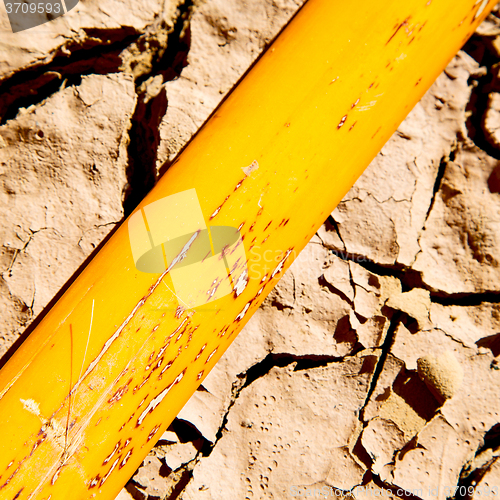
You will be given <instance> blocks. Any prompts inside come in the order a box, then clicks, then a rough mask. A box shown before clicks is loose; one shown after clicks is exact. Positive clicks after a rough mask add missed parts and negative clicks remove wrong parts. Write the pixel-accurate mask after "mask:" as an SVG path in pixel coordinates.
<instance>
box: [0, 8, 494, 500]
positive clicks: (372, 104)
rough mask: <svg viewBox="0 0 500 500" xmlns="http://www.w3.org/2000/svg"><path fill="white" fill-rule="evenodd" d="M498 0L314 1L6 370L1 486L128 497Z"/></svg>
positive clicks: (44, 495)
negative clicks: (159, 447)
mask: <svg viewBox="0 0 500 500" xmlns="http://www.w3.org/2000/svg"><path fill="white" fill-rule="evenodd" d="M494 3H496V0H491V1H489V2H488V0H479V1H476V0H462V1H460V2H456V1H455V0H407V1H406V2H401V1H398V0H387V1H385V2H372V1H370V0H359V1H357V2H344V1H339V0H335V1H333V0H309V1H308V2H307V3H306V5H305V6H304V7H303V8H302V9H301V11H300V12H299V14H298V15H297V16H296V17H295V18H294V19H293V21H292V22H291V23H290V25H289V26H288V27H287V28H286V29H285V30H284V31H283V33H282V34H281V35H280V36H279V37H278V38H277V40H276V41H275V42H274V43H273V44H272V46H271V47H270V49H269V50H268V51H267V52H266V54H265V55H264V56H263V57H262V58H261V59H260V60H259V62H258V63H257V64H256V65H255V66H254V67H253V68H252V70H251V71H250V72H249V73H248V74H247V76H246V77H245V78H244V79H243V80H242V81H241V83H240V84H239V85H238V87H237V88H236V89H235V90H234V91H233V93H232V94H231V95H230V96H229V97H228V98H227V99H226V100H225V102H224V103H223V104H222V106H221V107H220V108H219V109H218V110H217V112H216V113H215V114H214V115H213V116H212V117H211V119H210V120H209V121H208V122H207V124H206V125H205V126H204V127H203V128H202V130H201V131H200V132H199V133H198V134H197V136H196V137H195V139H194V140H193V141H192V142H191V143H190V144H189V146H188V147H187V148H186V149H185V150H184V152H183V153H182V154H181V155H180V156H179V158H178V159H177V161H176V162H175V164H174V165H173V166H172V167H171V168H170V169H169V170H168V172H167V173H166V174H165V175H164V176H163V178H162V179H161V180H160V181H159V183H158V185H157V186H156V187H155V188H154V189H153V191H152V192H151V193H150V194H149V195H148V196H147V197H146V198H145V199H144V201H143V202H142V203H141V205H140V207H139V208H138V209H137V211H136V212H135V213H134V214H132V216H131V217H130V218H129V220H128V221H127V222H125V223H124V224H123V225H122V226H121V227H120V228H119V229H118V230H117V232H116V233H115V234H114V235H113V237H112V238H111V239H110V240H109V241H108V243H107V244H106V245H105V246H104V247H103V249H102V250H101V251H100V252H99V254H98V255H97V256H96V257H95V258H94V259H93V260H92V262H91V263H90V264H89V265H88V266H87V267H86V269H85V270H84V271H83V273H82V274H81V275H80V276H79V277H78V279H77V280H76V281H75V282H74V283H73V284H72V286H71V287H70V288H69V289H68V290H67V292H66V293H65V294H64V295H63V297H62V298H61V299H60V300H59V301H58V302H57V304H56V305H55V306H54V307H53V308H52V310H51V311H50V312H49V313H48V314H47V315H46V316H45V317H44V319H43V320H42V321H41V322H40V323H39V325H38V326H37V328H36V329H35V330H34V331H33V332H32V334H31V335H30V337H29V338H28V339H27V340H26V341H25V342H24V344H23V345H22V346H21V347H20V349H19V350H18V351H17V352H16V353H15V355H14V356H13V357H12V358H11V359H10V361H9V362H8V363H7V364H6V365H5V367H4V368H3V369H2V371H1V372H0V499H13V498H15V499H19V500H23V499H48V498H50V499H51V500H59V499H67V498H73V499H85V498H101V499H112V498H114V496H115V495H116V494H117V493H118V491H119V490H120V488H121V487H122V485H123V484H124V483H125V482H126V481H127V480H128V478H129V477H130V475H131V474H132V473H133V471H134V470H135V469H136V468H137V466H138V465H139V464H140V463H141V461H142V460H143V458H144V456H145V455H146V454H147V452H148V451H149V449H150V448H151V447H152V446H153V444H154V443H155V440H156V439H157V438H158V436H160V435H161V433H162V431H163V430H164V429H166V427H167V426H168V425H169V423H170V422H171V420H172V419H173V418H174V417H175V415H176V414H177V412H178V411H179V410H180V408H181V407H182V406H183V404H184V403H185V402H186V401H187V399H188V398H189V397H190V395H191V394H192V393H193V392H194V390H195V388H196V387H197V386H198V385H199V384H200V382H201V381H202V380H203V378H204V377H205V376H206V375H207V373H208V371H209V370H210V368H211V367H212V366H213V365H214V363H216V362H217V360H218V359H219V357H220V356H221V355H222V354H223V352H224V350H225V349H226V348H227V347H228V345H229V344H230V342H231V340H232V339H234V337H235V335H236V334H237V333H238V332H239V331H240V330H241V328H242V327H243V325H244V324H245V323H246V321H247V320H248V319H249V317H250V316H251V315H252V313H253V312H254V311H255V310H256V309H257V308H258V307H259V304H260V303H261V301H262V300H263V299H264V297H265V296H266V295H267V294H268V292H269V291H270V290H271V289H272V287H273V286H274V285H275V284H276V283H277V281H278V279H279V278H280V276H281V275H282V274H283V272H284V270H285V269H286V268H287V267H288V266H289V265H290V264H291V262H292V261H293V259H294V258H295V257H296V256H297V254H298V253H299V252H300V250H301V249H302V248H303V247H304V246H305V244H306V243H307V241H308V240H309V239H310V237H311V236H312V235H313V234H314V233H315V231H316V230H317V228H318V227H319V226H320V225H321V223H322V222H323V220H324V219H325V218H326V216H327V215H328V214H329V213H330V212H331V211H332V210H333V208H334V207H335V205H336V204H337V203H338V202H339V201H340V200H341V198H342V197H343V195H344V194H345V193H346V192H347V191H348V189H349V188H350V186H351V185H352V184H353V183H354V181H355V180H356V178H357V177H358V176H359V175H360V174H361V172H362V171H363V169H364V168H365V167H366V166H367V165H368V164H369V162H370V161H371V159H372V158H373V157H374V156H375V154H376V153H377V152H378V151H379V149H380V148H381V147H382V145H383V144H384V143H385V141H386V140H387V139H388V138H389V137H390V136H391V134H392V133H393V131H394V130H395V129H396V127H397V126H398V125H399V123H400V122H401V121H402V120H403V118H404V117H405V116H406V115H407V113H408V112H409V111H410V110H411V108H412V107H413V106H414V104H415V103H416V102H417V101H418V100H419V98H420V97H421V96H422V95H423V93H424V92H425V90H426V89H427V88H428V87H429V86H430V85H431V83H432V82H433V81H434V79H435V78H436V77H437V75H438V74H439V73H440V72H441V71H442V69H443V68H444V67H445V65H446V64H447V62H448V61H449V60H450V59H451V57H452V56H453V55H454V54H455V52H456V51H457V50H458V49H459V48H460V47H461V45H462V44H463V43H464V42H465V41H466V40H467V38H468V37H469V36H470V35H471V34H472V33H473V32H474V30H475V29H476V26H477V25H478V24H479V22H480V21H481V20H482V19H483V18H484V17H485V16H486V14H487V13H488V12H489V10H490V9H491V8H492V6H493V4H494ZM158 207H159V208H158ZM160 208H161V210H160ZM157 209H158V210H157ZM149 252H150V253H149ZM144 255H146V257H144ZM141 259H144V260H141ZM139 262H141V264H140V265H139ZM144 266H145V267H144ZM141 269H142V270H141Z"/></svg>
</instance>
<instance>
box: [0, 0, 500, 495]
mask: <svg viewBox="0 0 500 500" xmlns="http://www.w3.org/2000/svg"><path fill="white" fill-rule="evenodd" d="M301 4H302V1H301V0H255V1H253V2H246V1H244V0H204V1H194V2H193V1H192V0H184V1H182V0H166V1H165V2H161V1H160V0H148V1H147V2H138V1H137V0H125V1H121V2H117V1H114V0H101V1H100V2H99V3H97V1H95V0H88V1H85V0H83V1H81V2H80V4H79V5H78V6H77V8H75V9H73V10H72V11H71V12H69V13H68V14H67V15H65V16H62V17H60V18H58V19H56V20H54V21H53V22H51V23H48V24H47V25H45V26H46V28H45V30H44V31H43V34H42V35H41V36H40V38H38V39H37V40H36V43H35V42H34V41H33V40H32V39H31V38H30V37H29V36H25V35H23V34H16V35H12V36H11V37H9V36H8V37H6V38H5V39H2V40H0V52H1V57H0V61H1V62H0V180H1V184H0V205H1V206H2V211H1V213H0V244H1V253H0V266H1V275H0V303H1V309H2V314H1V318H0V354H2V355H3V354H5V353H6V352H7V351H8V350H9V349H12V347H11V346H12V345H13V344H15V342H16V340H17V339H18V338H19V336H20V335H21V334H22V332H23V331H24V330H25V329H26V328H27V327H28V326H29V325H30V323H31V322H32V321H33V320H34V319H35V318H36V316H37V314H38V313H40V312H41V311H42V310H43V309H44V307H45V306H47V304H49V303H50V301H51V300H52V299H53V297H54V296H55V295H56V294H57V292H58V290H59V289H60V288H61V286H62V285H63V284H64V283H65V282H66V281H67V280H68V279H69V278H70V277H71V276H72V274H73V273H74V272H75V270H76V269H77V268H78V267H79V266H80V265H81V264H82V263H83V262H84V261H85V259H86V258H87V257H88V256H89V255H90V254H91V253H92V251H93V250H94V249H95V248H96V246H97V245H98V244H99V243H100V242H101V241H102V239H103V238H104V237H105V236H106V235H107V234H108V233H109V231H110V230H111V229H112V228H113V227H114V225H116V224H117V223H118V222H119V221H120V220H122V218H123V217H124V215H127V214H128V213H130V210H131V209H132V208H133V207H134V205H135V203H137V201H139V200H140V199H141V198H142V196H143V195H144V194H145V193H146V192H147V191H148V190H149V189H150V188H151V186H152V185H154V182H155V179H156V178H157V176H158V175H160V174H161V173H162V172H163V171H164V170H165V169H166V168H168V165H169V164H170V163H171V161H172V160H173V158H174V157H175V155H176V154H177V153H178V152H179V150H180V149H181V148H182V147H183V146H184V144H185V143H186V142H187V141H188V140H189V139H190V137H191V136H192V134H193V133H195V132H196V130H197V129H198V128H199V126H200V125H201V124H202V123H203V122H204V121H205V120H206V118H207V117H208V116H209V114H210V113H211V112H212V111H213V109H214V108H215V107H216V106H217V104H218V103H219V102H220V100H221V99H222V98H223V97H224V95H225V94H226V93H227V92H228V91H229V90H230V89H231V88H232V86H233V85H234V83H235V82H236V81H237V80H238V79H239V78H240V77H241V75H242V74H243V73H244V72H245V70H246V69H247V68H248V66H249V65H250V64H251V63H252V62H253V61H254V60H255V58H256V57H258V55H259V54H260V53H261V51H262V50H263V49H265V47H266V46H267V45H268V44H269V42H270V41H271V40H272V38H273V37H274V36H275V35H276V34H277V33H278V32H279V30H280V29H281V27H282V26H283V25H285V24H286V22H287V21H288V20H289V19H290V17H291V16H292V15H293V14H294V13H295V12H296V10H297V9H298V8H299V7H300V5H301ZM7 22H8V21H7V18H6V14H5V12H4V11H3V10H0V23H1V24H2V27H5V26H7V25H6V23H7ZM326 181H327V180H326ZM499 243H500V9H498V8H497V9H496V10H495V11H494V12H493V14H491V15H490V16H489V17H488V19H487V20H486V21H485V22H484V23H483V24H482V25H481V26H480V28H479V29H478V31H477V32H476V34H475V35H474V36H473V37H472V38H471V40H470V41H469V42H468V43H467V44H466V46H465V47H464V48H463V50H462V51H461V52H460V53H459V54H458V55H457V56H456V57H455V58H454V59H453V61H452V62H451V63H450V64H449V66H448V67H447V68H446V70H445V71H444V73H443V74H442V75H441V76H439V78H438V79H437V81H436V82H435V84H434V85H433V86H432V87H431V89H430V90H429V91H428V92H427V93H426V95H425V96H424V97H423V99H422V100H421V102H420V103H419V104H417V106H416V107H415V108H414V109H413V111H412V112H411V113H410V115H409V116H408V118H407V119H406V120H405V121H404V122H403V123H402V124H401V126H400V127H399V128H398V130H397V132H396V133H395V134H394V136H393V137H392V139H391V140H390V141H389V142H388V143H387V144H386V145H385V146H384V148H383V149H382V151H381V152H380V154H379V155H378V156H377V157H376V158H375V159H374V160H373V162H372V164H371V165H370V166H369V167H368V169H367V171H366V172H365V173H364V174H363V176H362V177H361V178H360V179H359V180H358V182H357V183H356V185H355V186H354V187H353V188H352V189H351V191H350V192H349V193H348V194H347V195H346V197H345V198H344V200H343V201H342V202H341V203H340V204H339V206H338V207H337V209H336V210H335V211H334V212H333V213H332V214H331V215H330V216H329V217H328V219H327V220H326V221H325V223H324V225H323V226H322V227H321V229H320V230H319V231H318V232H317V234H316V235H315V236H314V237H313V239H312V240H311V242H310V243H309V244H308V245H307V247H306V248H305V249H304V251H303V252H302V253H301V254H300V256H299V258H298V259H297V260H296V262H295V263H294V264H293V265H292V266H291V268H290V269H289V270H288V271H287V273H286V274H285V275H284V277H283V278H282V280H281V281H280V283H279V284H278V286H277V287H276V289H275V290H274V291H273V292H272V293H271V294H270V296H269V297H268V298H267V299H266V301H265V302H264V303H263V305H262V307H261V308H260V309H259V310H258V311H257V313H256V314H255V315H254V316H253V318H252V319H251V321H250V323H249V324H248V325H247V326H246V328H245V329H244V330H243V331H242V332H241V334H240V335H239V336H238V337H237V338H236V340H235V341H234V343H233V345H232V346H231V348H230V349H229V350H228V351H227V352H226V354H225V355H224V357H223V358H222V359H221V361H220V362H219V363H218V364H217V365H216V367H215V368H214V369H213V371H212V372H211V373H210V375H209V376H208V378H207V379H206V380H205V381H204V383H203V386H201V387H200V388H199V390H198V391H197V392H196V393H195V394H194V395H193V397H192V398H191V399H190V400H189V402H188V403H187V404H186V406H185V407H184V408H183V410H182V411H181V413H180V414H179V415H178V417H177V419H176V420H175V421H174V422H173V424H172V425H171V427H170V429H169V430H168V431H167V432H166V433H165V434H164V435H163V436H161V438H160V440H159V441H158V443H157V445H156V446H155V447H154V448H153V450H152V451H151V453H150V454H149V456H148V457H147V458H146V460H145V461H144V463H143V465H142V466H141V467H140V468H139V469H138V470H137V472H136V473H135V475H134V476H133V477H132V478H131V480H130V481H129V483H128V484H127V485H126V487H125V488H124V489H123V490H122V492H121V493H120V495H119V496H118V498H119V499H120V500H125V499H130V498H134V499H151V500H152V499H168V500H173V499H182V500H224V499H228V500H229V499H231V500H234V499H271V498H274V499H286V498H311V497H316V498H328V497H333V496H337V497H342V498H350V499H356V500H358V499H359V500H361V499H363V500H364V499H371V498H373V497H374V496H382V497H387V498H391V499H396V498H406V499H408V498H409V499H412V500H418V499H422V500H445V499H447V498H453V499H456V500H461V499H467V500H479V499H480V498H482V499H483V500H484V499H485V498H486V499H495V498H499V497H500V398H499V393H500V265H499V262H500V245H499Z"/></svg>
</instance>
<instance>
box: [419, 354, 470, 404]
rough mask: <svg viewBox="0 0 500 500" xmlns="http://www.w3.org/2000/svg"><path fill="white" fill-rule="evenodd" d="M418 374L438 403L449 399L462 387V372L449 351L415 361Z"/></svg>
mask: <svg viewBox="0 0 500 500" xmlns="http://www.w3.org/2000/svg"><path fill="white" fill-rule="evenodd" d="M417 369H418V374H419V375H420V377H421V379H422V380H423V381H424V382H425V384H426V385H427V387H428V388H429V390H430V391H431V392H432V393H433V394H434V395H435V396H436V398H438V400H440V401H445V400H446V399H450V398H452V397H453V395H454V394H455V393H456V392H457V391H458V389H459V388H460V386H461V385H462V380H463V377H464V372H463V369H462V367H461V366H460V363H459V362H458V361H457V358H456V357H455V356H454V355H453V353H451V352H450V351H446V352H444V353H443V354H441V355H440V356H438V357H436V356H433V355H428V356H424V357H422V358H419V359H418V360H417Z"/></svg>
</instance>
